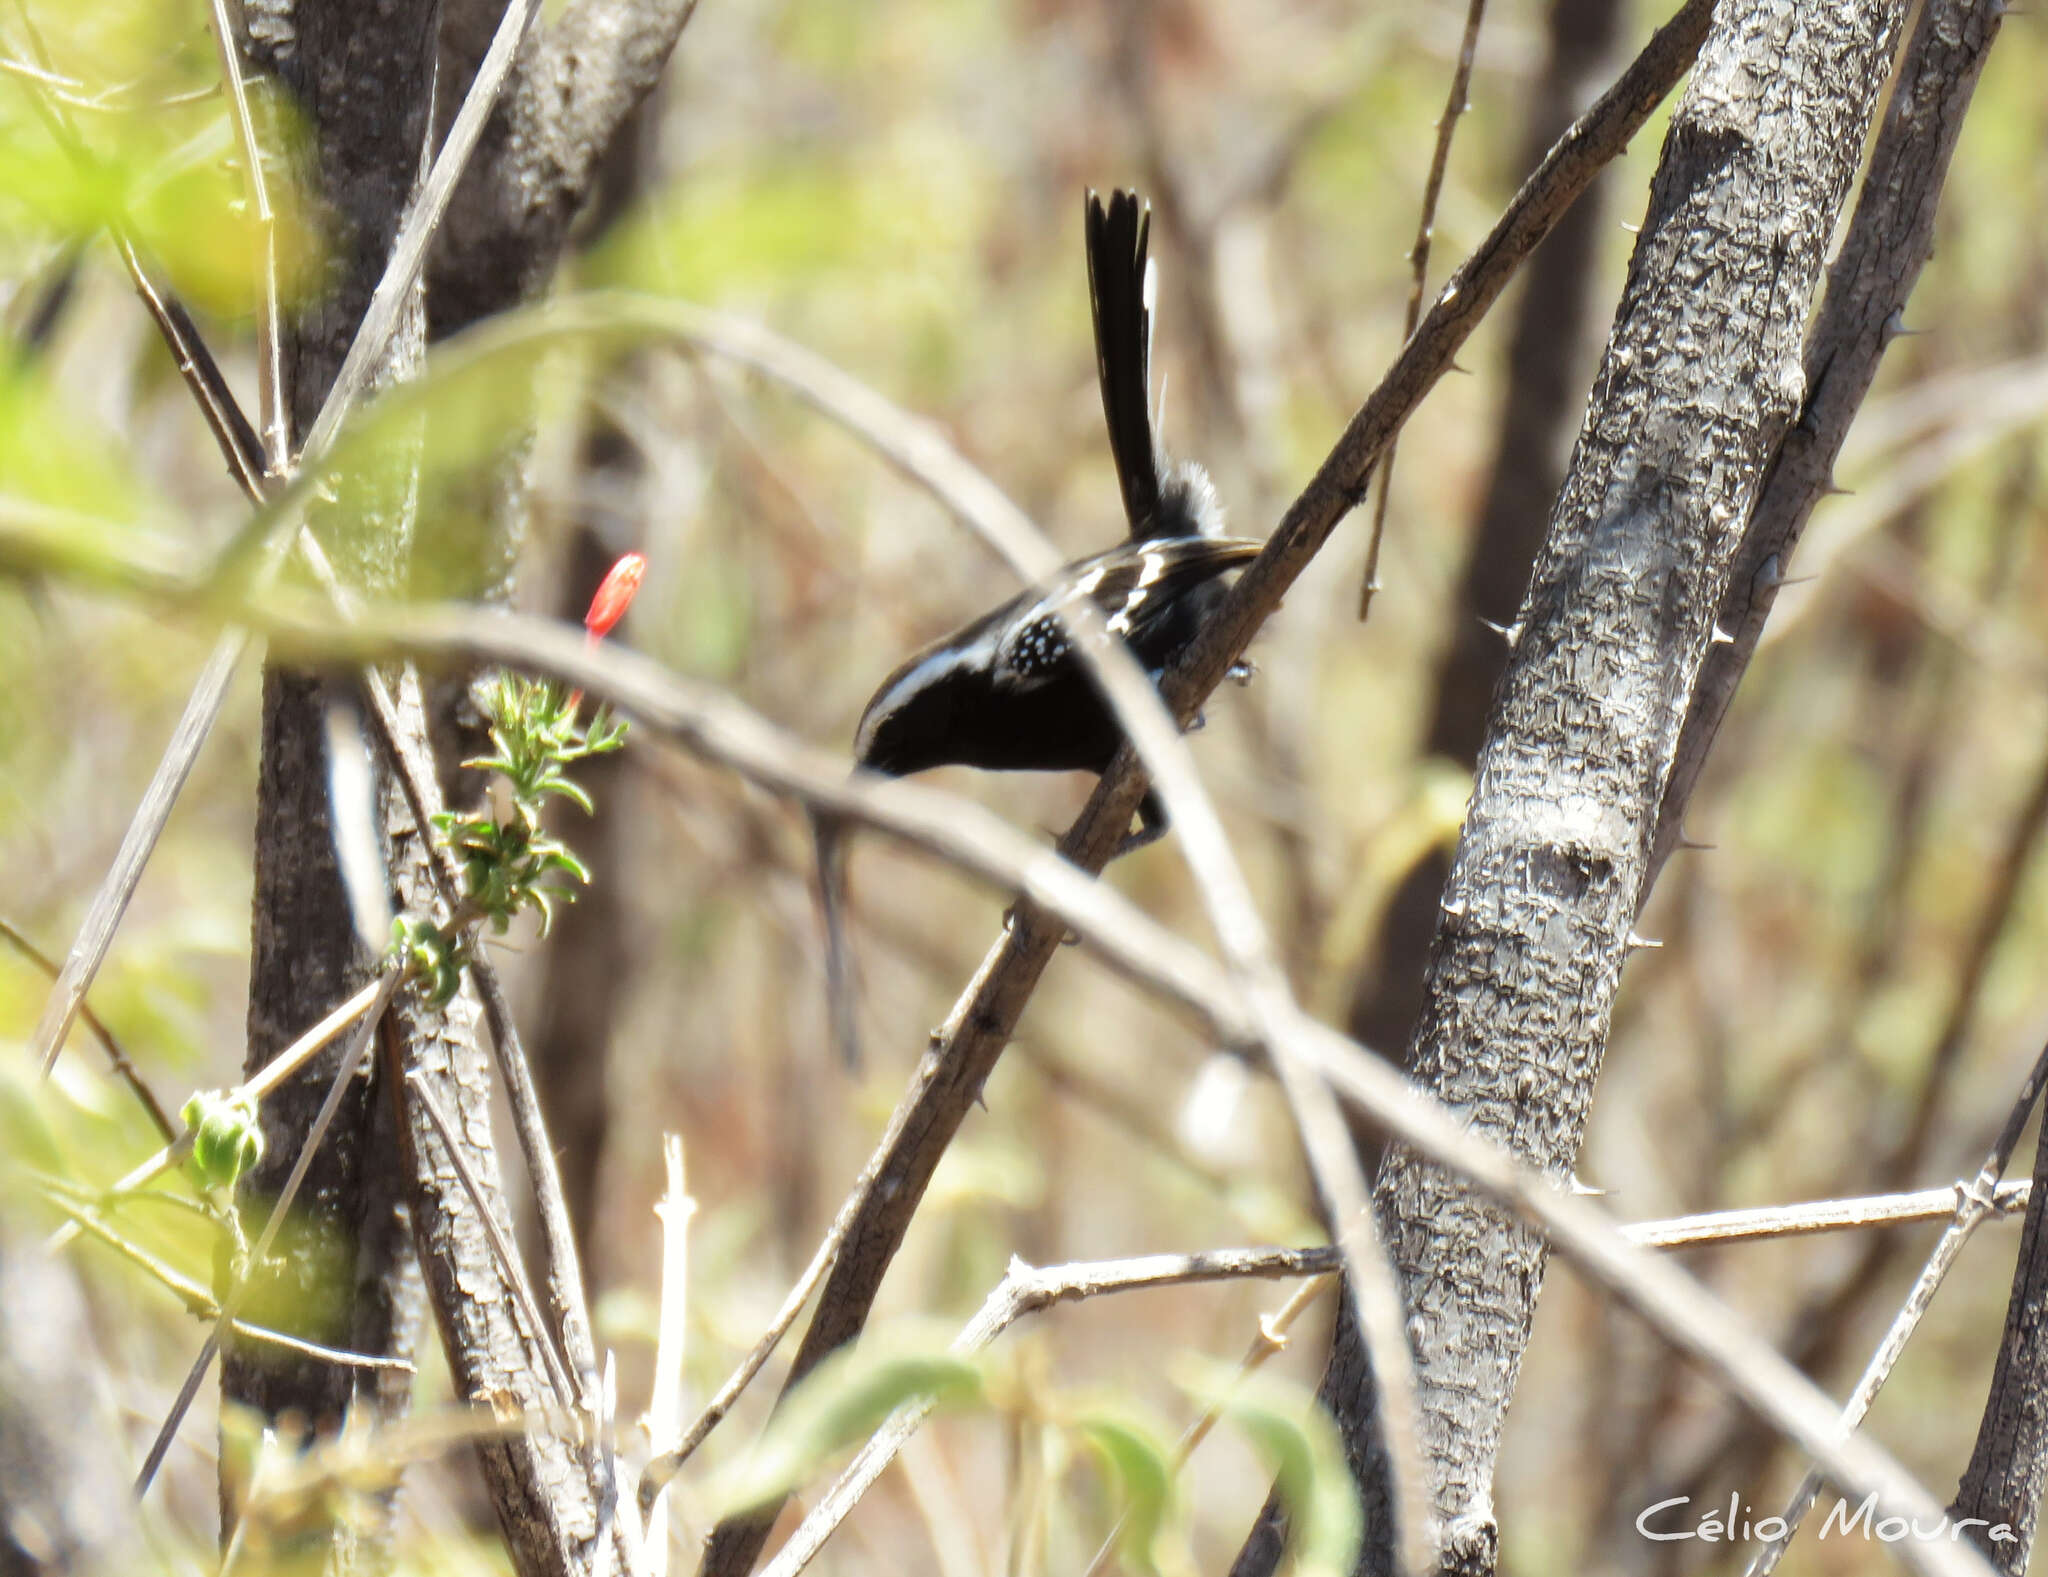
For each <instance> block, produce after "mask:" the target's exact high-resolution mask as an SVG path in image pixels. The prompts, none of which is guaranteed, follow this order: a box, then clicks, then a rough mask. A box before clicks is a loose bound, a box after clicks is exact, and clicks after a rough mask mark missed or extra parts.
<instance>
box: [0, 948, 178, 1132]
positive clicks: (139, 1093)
mask: <svg viewBox="0 0 2048 1577" xmlns="http://www.w3.org/2000/svg"><path fill="white" fill-rule="evenodd" d="M0 936H4V937H5V938H6V939H7V940H8V941H9V942H11V943H13V944H14V947H15V950H16V951H17V952H19V953H20V954H21V955H22V957H24V958H26V959H27V960H28V961H29V962H30V963H32V964H34V965H35V966H36V968H38V969H40V970H41V971H42V972H43V973H44V974H46V975H48V976H49V977H50V978H51V979H52V980H55V979H56V978H57V976H58V975H59V974H60V973H61V972H62V967H63V966H62V965H60V964H59V963H58V962H57V960H56V959H54V958H52V957H51V956H50V955H49V954H48V953H46V952H44V951H43V950H42V949H41V948H40V947H38V946H36V944H35V943H33V942H31V941H30V940H29V939H28V937H27V935H26V934H24V933H23V931H22V930H21V928H20V927H19V926H17V925H14V924H13V923H12V922H11V921H8V920H6V919H0ZM78 1016H79V1017H80V1018H82V1019H84V1020H85V1027H86V1028H87V1029H89V1030H91V1031H92V1032H93V1037H94V1038H95V1039H96V1040H98V1041H99V1043H100V1044H101V1045H102V1046H104V1047H105V1048H106V1051H107V1061H108V1062H110V1063H111V1064H113V1068H114V1072H115V1073H116V1074H118V1075H119V1076H120V1078H121V1082H122V1083H124V1084H126V1085H127V1086H128V1088H129V1090H130V1091H131V1092H132V1093H133V1094H134V1096H135V1098H136V1099H137V1100H138V1101H140V1102H141V1103H142V1108H143V1110H144V1111H146V1112H148V1113H149V1120H150V1121H151V1122H152V1123H153V1124H155V1125H156V1131H157V1132H158V1133H160V1134H162V1135H163V1137H164V1142H165V1143H166V1144H168V1143H170V1142H171V1141H172V1140H174V1139H176V1138H177V1137H178V1126H179V1125H178V1124H176V1123H174V1122H172V1121H171V1117H170V1113H168V1112H166V1111H165V1110H164V1108H163V1103H162V1102H160V1101H159V1100H158V1099H157V1098H156V1092H155V1091H154V1090H152V1089H151V1088H150V1087H149V1082H148V1080H146V1079H144V1078H143V1076H142V1073H141V1070H139V1069H138V1068H137V1067H136V1066H135V1063H134V1061H133V1060H132V1059H131V1058H130V1057H129V1055H128V1053H127V1051H126V1050H125V1049H124V1048H123V1047H122V1045H121V1042H120V1041H119V1040H117V1039H115V1037H114V1032H113V1031H112V1030H110V1029H108V1028H107V1026H106V1022H105V1021H104V1020H103V1019H101V1017H100V1016H99V1014H97V1013H95V1012H94V1011H93V1010H92V1003H91V1002H89V1001H81V1002H80V1003H79V1004H78Z"/></svg>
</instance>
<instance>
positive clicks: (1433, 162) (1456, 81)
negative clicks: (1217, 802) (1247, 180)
mask: <svg viewBox="0 0 2048 1577" xmlns="http://www.w3.org/2000/svg"><path fill="white" fill-rule="evenodd" d="M214 3H215V4H219V3H220V0H214ZM1485 18H1486V0H1471V3H1470V5H1469V6H1467V8H1466V11H1465V36H1464V39H1463V40H1462V41H1461V42H1460V43H1459V45H1458V66H1457V69H1456V70H1455V71H1453V72H1452V73H1451V91H1450V96H1449V97H1448V98H1447V99H1445V101H1444V112H1443V114H1442V115H1441V116H1439V117H1438V118H1437V123H1436V149H1435V151H1434V152H1433V153H1431V154H1430V156H1429V178H1428V179H1427V180H1426V181H1424V182H1423V186H1422V218H1421V219H1420V220H1419V221H1418V222H1417V224H1416V226H1415V244H1414V245H1413V246H1412V247H1410V248H1409V249H1408V262H1409V265H1410V267H1412V268H1413V269H1414V271H1415V272H1414V278H1413V280H1412V281H1411V283H1410V285H1409V289H1408V313H1407V316H1406V317H1405V318H1404V319H1403V320H1402V322H1401V337H1402V338H1403V339H1406V338H1407V337H1408V336H1409V335H1411V334H1413V333H1414V332H1415V323H1416V320H1417V319H1418V318H1420V317H1421V316H1422V291H1423V287H1424V286H1425V285H1426V284H1427V283H1428V282H1429V244H1430V242H1431V241H1432V240H1433V239H1434V238H1435V236H1436V205H1437V199H1438V198H1439V197H1441V196H1442V195H1443V189H1444V172H1445V171H1446V170H1447V169H1449V167H1450V163H1451V139H1452V138H1453V137H1454V136H1456V135H1457V130H1458V117H1459V116H1460V115H1463V114H1464V113H1465V111H1466V110H1468V109H1470V108H1471V107H1472V104H1471V100H1470V99H1469V98H1468V97H1467V94H1468V91H1469V90H1470V88H1471V86H1472V57H1473V56H1474V55H1476V54H1477V53H1478V52H1479V24H1480V23H1481V22H1483V21H1484V20H1485ZM1378 481H1379V497H1378V499H1377V500H1376V501H1375V502H1374V504H1373V511H1372V529H1371V531H1370V532H1368V533H1367V535H1366V539H1365V569H1364V572H1363V573H1362V574H1361V576H1360V578H1359V583H1358V619H1359V622H1360V623H1361V624H1362V623H1364V622H1365V620H1366V619H1367V618H1369V617H1370V616H1371V614H1372V599H1373V594H1374V593H1375V592H1377V591H1378V590H1379V589H1380V541H1381V539H1382V538H1384V537H1385V535H1386V531H1387V499H1388V497H1389V496H1390V495H1391V494H1392V493H1393V491H1394V443H1393V441H1392V440H1389V441H1388V444H1387V453H1386V458H1385V459H1384V460H1382V461H1381V462H1380V465H1379V478H1378Z"/></svg>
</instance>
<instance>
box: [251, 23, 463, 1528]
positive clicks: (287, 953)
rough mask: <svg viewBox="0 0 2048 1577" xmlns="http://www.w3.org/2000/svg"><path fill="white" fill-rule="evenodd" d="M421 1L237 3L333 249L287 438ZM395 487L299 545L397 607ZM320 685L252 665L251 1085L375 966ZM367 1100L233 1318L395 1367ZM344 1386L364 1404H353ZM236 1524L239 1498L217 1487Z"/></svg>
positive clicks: (390, 1393) (412, 361)
mask: <svg viewBox="0 0 2048 1577" xmlns="http://www.w3.org/2000/svg"><path fill="white" fill-rule="evenodd" d="M437 18H438V7H437V6H436V5H435V4H433V3H432V0H426V3H421V0H384V3H381V4H375V5H358V4H335V3H332V0H325V3H315V0H251V3H250V4H249V5H248V6H247V7H246V10H245V20H246V25H247V28H248V32H249V39H250V46H251V54H252V58H254V59H255V61H256V62H257V63H258V64H259V65H260V66H262V67H264V68H265V69H268V70H270V71H271V72H273V73H274V74H275V75H277V76H278V77H279V78H280V79H281V80H282V81H283V83H284V84H285V86H286V88H287V89H288V90H289V91H290V92H291V94H292V95H293V97H294V98H295V99H296V100H297V101H298V103H299V105H300V107H301V108H302V110H303V111H304V113H305V115H306V117H307V120H308V123H309V125H310V126H311V128H312V138H311V151H310V158H309V162H310V165H311V167H310V168H309V169H307V170H305V171H304V172H303V179H304V180H305V181H306V183H307V184H308V186H309V188H310V189H311V190H313V191H315V192H317V193H318V194H319V195H320V196H321V198H322V199H323V200H324V204H325V218H326V223H327V226H328V229H329V237H330V241H331V244H332V247H333V257H332V266H331V269H330V270H329V274H328V277H327V278H326V279H324V280H323V281H320V282H319V283H320V284H322V285H323V286H324V288H323V289H321V290H320V291H319V292H318V293H317V294H316V295H315V296H314V297H313V299H312V301H311V303H310V304H309V305H308V306H307V307H306V309H305V310H304V311H303V312H302V313H301V314H299V315H298V316H297V317H296V318H295V319H294V320H293V322H292V323H291V324H290V325H289V327H288V329H287V332H286V339H285V379H286V383H285V400H286V404H287V410H288V419H289V421H290V424H291V428H292V432H293V434H294V439H295V441H296V437H297V435H298V434H300V433H302V432H303V431H304V430H305V428H306V427H308V426H309V425H310V424H311V423H312V421H313V418H314V416H315V415H316V413H317V412H318V409H319V406H320V402H321V400H322V398H323V397H324V395H325V393H326V390H327V388H328V386H329V384H330V383H332V381H333V379H334V375H335V373H336V372H337V371H338V370H339V369H340V366H341V362H342V358H343V357H344V356H345V355H346V353H347V349H348V345H349V342H350V340H351V338H352V337H353V335H354V332H355V326H356V324H357V322H358V321H359V320H360V319H361V316H362V313H363V309H364V307H365V306H366V305H367V303H368V301H369V298H370V294H371V292H372V290H374V289H375V287H376V283H377V280H378V278H379V277H380V276H381V274H382V272H383V267H384V259H385V257H386V256H387V255H388V253H389V251H390V248H391V243H392V240H393V238H394V237H395V235H396V234H397V230H398V226H399V223H400V220H401V217H402V215H403V212H404V209H405V205H406V203H407V201H408V200H409V198H410V196H411V193H412V190H413V186H414V184H415V182H416V181H417V179H418V173H419V169H420V163H421V158H422V154H423V151H424V149H425V146H426V138H427V132H428V127H429V108H430V105H431V103H432V95H433V74H432V69H431V60H432V56H431V53H430V44H431V41H432V38H433V35H434V29H435V26H436V23H437ZM424 332H425V319H424V316H423V314H422V313H421V312H420V310H419V308H418V305H417V303H415V305H414V307H413V309H412V310H411V311H410V312H409V313H408V314H407V316H406V320H405V322H404V323H403V324H402V326H401V328H400V330H399V332H398V334H397V335H396V336H395V337H394V339H393V342H392V345H391V348H390V350H389V351H388V353H387V354H386V356H385V358H384V361H383V365H382V366H381V368H380V369H379V374H378V380H377V381H378V383H379V384H380V385H381V384H384V383H388V382H390V381H391V380H393V379H395V378H397V377H400V376H403V375H404V373H405V372H406V371H408V370H409V369H410V368H412V367H413V366H415V365H416V364H417V362H418V360H419V356H420V352H421V347H422V345H423V342H424ZM412 494H413V488H412V484H411V482H410V480H409V479H403V478H401V479H398V480H396V481H395V482H394V481H392V480H391V479H386V481H385V482H384V483H383V484H381V485H379V484H374V483H371V484H365V485H364V486H363V487H362V488H361V489H359V490H357V493H356V496H355V498H354V499H353V502H354V504H355V506H356V507H355V509H354V510H353V511H352V512H351V514H350V516H349V517H347V519H346V520H345V521H343V520H339V519H337V517H336V514H335V513H334V512H329V513H328V514H327V515H325V516H323V517H320V518H317V519H316V521H315V526H316V529H318V530H320V532H321V534H322V540H323V542H324V543H325V544H326V545H327V547H328V550H329V553H330V556H331V557H332V558H333V559H334V562H335V567H336V570H337V571H338V573H340V574H341V575H342V576H343V578H344V579H345V580H347V581H349V582H350V583H352V584H353V585H355V586H356V587H358V588H359V589H362V590H367V591H372V592H377V591H389V590H392V589H394V586H393V574H392V569H391V566H393V565H397V564H401V563H402V562H403V547H404V544H405V542H406V541H407V540H408V539H409V537H410V534H411V516H412V508H411V506H412ZM335 683H337V681H333V680H329V679H324V678H322V677H320V676H318V675H314V674H309V673H304V672H299V671H296V670H291V669H285V668H280V667H278V666H276V665H270V666H267V667H266V669H265V671H264V685H263V755H262V765H261V768H260V776H259V779H258V784H257V817H256V847H255V852H256V862H255V863H256V888H255V900H254V926H253V940H252V948H251V957H250V983H249V1044H248V1050H247V1056H246V1059H245V1064H244V1066H245V1068H246V1069H247V1071H249V1072H254V1071H255V1070H256V1069H257V1068H259V1067H261V1066H262V1065H263V1064H264V1063H265V1062H267V1061H268V1060H269V1059H270V1058H271V1057H273V1056H274V1055H276V1053H277V1052H278V1051H280V1050H281V1049H283V1047H284V1046H285V1045H287V1044H288V1043H289V1042H290V1041H291V1040H292V1039H293V1038H294V1037H295V1036H297V1035H298V1034H299V1033H300V1032H301V1031H303V1030H304V1029H305V1028H306V1027H307V1026H308V1025H309V1024H311V1023H313V1022H314V1021H315V1020H316V1019H317V1018H319V1017H320V1016H321V1015H322V1014H324V1013H325V1012H327V1011H328V1009H330V1008H331V1007H333V1006H334V1005H335V1003H337V1002H338V1001H340V1000H341V999H342V998H343V997H345V996H346V995H348V993H350V992H351V991H353V990H354V989H355V988H356V987H357V986H359V985H360V984H361V983H362V982H363V980H364V979H366V978H367V976H368V973H369V971H370V969H371V968H372V967H373V965H374V962H375V961H374V959H373V958H371V957H370V956H369V955H368V954H367V952H366V951H365V950H364V949H363V947H362V945H361V944H360V943H359V942H358V940H357V938H356V934H355V926H354V922H353V920H352V918H351V916H350V912H349V902H348V897H347V894H346V892H345V890H344V888H343V886H342V881H341V876H340V872H339V870H338V868H337V865H336V860H335V855H334V843H333V832H332V827H331V823H330V811H329V805H328V789H327V783H328V773H327V762H326V733H325V721H324V720H325V713H326V708H327V705H328V703H329V701H330V699H331V698H332V692H331V689H330V687H331V686H332V685H333V684H335ZM339 1055H340V1052H339V1050H338V1049H337V1050H335V1051H330V1052H329V1053H328V1054H327V1055H326V1056H324V1057H321V1058H317V1059H315V1061H314V1062H313V1064H312V1065H311V1066H310V1067H308V1068H306V1069H305V1070H303V1071H302V1072H301V1073H300V1074H299V1075H298V1076H297V1077H296V1078H294V1079H291V1080H288V1081H287V1082H286V1083H285V1084H284V1085H283V1086H281V1087H280V1088H279V1089H278V1091H277V1092H276V1094H275V1095H274V1096H272V1098H271V1099H270V1100H268V1101H266V1102H265V1103H264V1108H263V1126H264V1137H265V1140H266V1146H265V1155H264V1161H263V1164H262V1166H261V1167H259V1168H258V1169H257V1171H256V1173H255V1174H254V1176H253V1177H251V1178H250V1179H249V1183H248V1193H247V1197H248V1199H249V1200H250V1202H251V1205H252V1207H253V1208H254V1209H257V1210H267V1208H268V1201H269V1199H270V1197H271V1196H272V1195H274V1193H275V1192H276V1190H277V1188H278V1187H279V1186H280V1185H281V1184H282V1182H283V1179H284V1175H285V1173H286V1172H288V1171H289V1170H290V1168H291V1166H292V1163H293V1160H294V1159H295V1158H296V1156H297V1154H298V1151H299V1147H300V1140H301V1137H302V1136H303V1135H304V1134H305V1133H306V1131H307V1130H308V1128H309V1127H310V1126H311V1123H312V1119H313V1115H314V1112H315V1111H316V1110H317V1109H318V1107H319V1105H320V1102H321V1099H322V1097H323V1095H324V1094H325V1092H326V1089H327V1086H328V1084H329V1083H330V1081H331V1080H332V1078H333V1075H334V1068H335V1062H334V1059H335V1058H336V1057H338V1056H339ZM375 1098H376V1097H375V1094H374V1091H373V1081H372V1080H371V1078H370V1077H369V1076H368V1075H367V1074H365V1075H362V1076H359V1077H358V1078H357V1079H356V1081H355V1085H354V1087H353V1088H352V1089H351V1091H350V1092H349V1098H348V1101H347V1103H346V1104H345V1105H344V1107H343V1108H342V1110H341V1111H340V1113H339V1114H338V1115H337V1117H336V1120H335V1122H334V1125H333V1127H332V1129H331V1130H330V1133H329V1136H328V1139H327V1141H326V1143H325V1144H323V1145H322V1147H321V1149H320V1151H319V1152H318V1153H317V1154H316V1155H315V1156H314V1158H313V1162H312V1167H311V1170H310V1171H309V1172H308V1174H307V1178H306V1182H305V1185H304V1187H303V1188H302V1190H301V1192H300V1195H299V1203H298V1205H297V1206H296V1207H295V1208H296V1211H297V1215H296V1217H295V1222H296V1225H295V1227H294V1230H293V1232H292V1233H291V1234H289V1235H288V1236H287V1237H286V1238H285V1239H282V1240H281V1245H282V1248H283V1251H282V1252H281V1253H280V1254H278V1255H277V1256H276V1257H275V1259H274V1260H273V1262H272V1263H271V1264H269V1265H266V1266H264V1267H260V1268H259V1270H258V1271H257V1274H256V1284H255V1292H254V1294H253V1298H252V1302H251V1304H250V1308H251V1309H252V1311H255V1310H260V1311H261V1314H260V1318H261V1319H262V1320H263V1321H265V1322H267V1323H274V1324H276V1325H278V1326H279V1327H281V1328H283V1329H287V1330H291V1331H294V1332H296V1333H298V1334H301V1335H304V1336H306V1337H308V1338H310V1339H312V1340H314V1341H318V1342H322V1343H324V1344H327V1345H331V1346H343V1347H352V1348H354V1349H356V1350H358V1351H364V1352H371V1353H380V1354H387V1353H388V1354H393V1355H400V1356H409V1355H410V1353H411V1350H412V1347H413V1346H414V1344H415V1342H416V1339H417V1332H418V1328H419V1325H420V1320H421V1307H420V1301H419V1298H418V1295H417V1291H416V1289H414V1288H409V1287H408V1285H407V1283H408V1278H409V1277H410V1275H411V1272H410V1271H409V1269H408V1268H407V1267H406V1265H405V1261H406V1260H407V1258H409V1256H410V1244H409V1242H408V1234H407V1231H406V1230H405V1227H404V1217H403V1209H404V1207H403V1204H402V1202H401V1200H400V1197H399V1185H398V1167H397V1152H396V1149H395V1148H394V1146H393V1144H392V1138H393V1135H392V1131H391V1128H390V1126H389V1124H379V1123H378V1122H376V1121H375V1113H374V1107H373V1102H374V1100H375ZM359 1385H360V1386H361V1387H363V1392H362V1395H361V1396H360V1397H359V1396H358V1387H359ZM221 1386H222V1393H223V1395H224V1397H226V1398H228V1399H230V1400H233V1401H237V1402H240V1403H243V1404H245V1405H248V1406H251V1407H254V1408H256V1409H258V1410H259V1411H260V1412H262V1413H263V1414H264V1415H265V1416H266V1417H268V1418H271V1419H273V1420H276V1419H281V1418H287V1417H289V1418H295V1419H296V1420H297V1422H298V1425H299V1427H300V1428H301V1429H302V1430H304V1431H309V1432H311V1431H318V1430H322V1429H326V1428H331V1427H333V1426H335V1425H337V1424H338V1423H339V1422H340V1420H341V1417H342V1415H343V1414H344V1413H345V1412H346V1411H347V1410H348V1408H349V1406H350V1405H351V1403H352V1402H354V1401H356V1400H362V1401H364V1402H366V1403H369V1404H371V1405H373V1406H374V1407H375V1408H376V1409H377V1410H378V1412H379V1413H380V1414H388V1413H389V1412H390V1411H392V1410H397V1409H402V1408H403V1406H404V1404H405V1397H406V1391H405V1388H404V1387H403V1386H402V1385H398V1386H394V1385H393V1384H392V1383H391V1382H390V1380H389V1379H388V1378H385V1379H381V1380H380V1379H377V1378H374V1377H369V1376H365V1375H364V1374H362V1373H361V1372H360V1371H350V1370H346V1369H340V1368H336V1367H334V1366H332V1365H329V1364H325V1363H321V1362H318V1361H317V1360H313V1359H306V1358H298V1357H291V1356H284V1355H279V1354H276V1353H263V1354H260V1355H258V1354H252V1353H248V1352H245V1351H240V1350H237V1349H235V1348H234V1347H232V1346H230V1348H229V1349H228V1351H227V1352H226V1353H225V1354H224V1358H223V1364H222V1371H221ZM223 1495H224V1499H225V1500H226V1501H227V1502H228V1504H227V1505H226V1507H225V1508H224V1509H225V1510H226V1512H227V1513H228V1520H230V1521H231V1520H232V1511H233V1505H232V1502H233V1500H234V1486H233V1485H231V1484H227V1483H224V1484H223Z"/></svg>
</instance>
